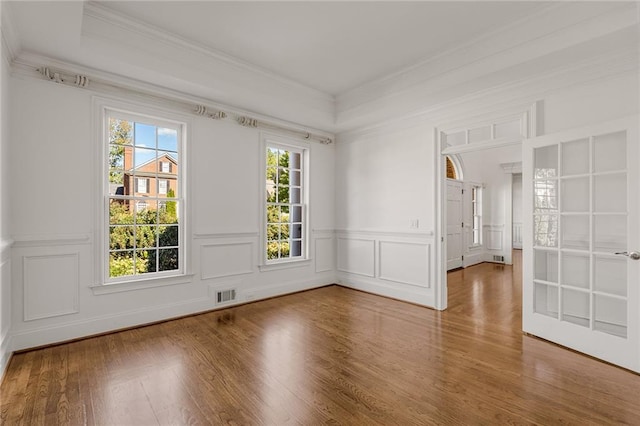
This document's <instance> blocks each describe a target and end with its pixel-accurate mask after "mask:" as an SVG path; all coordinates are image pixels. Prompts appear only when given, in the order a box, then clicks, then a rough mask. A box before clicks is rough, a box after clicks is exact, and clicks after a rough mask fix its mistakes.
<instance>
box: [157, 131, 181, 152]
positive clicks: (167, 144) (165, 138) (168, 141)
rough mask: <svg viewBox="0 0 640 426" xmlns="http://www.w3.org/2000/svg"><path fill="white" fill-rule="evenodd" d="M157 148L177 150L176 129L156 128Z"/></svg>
mask: <svg viewBox="0 0 640 426" xmlns="http://www.w3.org/2000/svg"><path fill="white" fill-rule="evenodd" d="M158 149H161V150H164V151H173V152H178V131H177V130H176V129H165V128H162V127H159V128H158Z"/></svg>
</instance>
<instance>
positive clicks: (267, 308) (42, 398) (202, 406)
mask: <svg viewBox="0 0 640 426" xmlns="http://www.w3.org/2000/svg"><path fill="white" fill-rule="evenodd" d="M515 259H516V263H515V264H514V266H513V267H510V266H501V265H495V264H486V263H485V264H480V265H476V266H473V267H470V268H467V269H464V270H458V271H455V272H452V273H451V274H450V275H449V306H450V308H449V310H447V311H446V312H438V311H434V310H432V309H428V308H423V307H419V306H415V305H411V304H408V303H404V302H399V301H395V300H391V299H386V298H383V297H379V296H375V295H371V294H367V293H363V292H359V291H354V290H350V289H346V288H343V287H339V286H329V287H324V288H320V289H316V290H311V291H306V292H302V293H296V294H292V295H288V296H284V297H279V298H274V299H269V300H266V301H260V302H256V303H251V304H247V305H243V306H239V307H235V308H230V309H226V310H221V311H217V312H210V313H206V314H202V315H196V316H191V317H187V318H182V319H179V320H174V321H169V322H165V323H161V324H156V325H152V326H148V327H143V328H138V329H132V330H128V331H123V332H119V333H114V334H109V335H105V336H101V337H95V338H91V339H86V340H82V341H77V342H73V343H69V344H64V345H59V346H54V347H49V348H45V349H41V350H35V351H31V352H26V353H21V354H16V355H15V356H14V357H13V360H12V362H11V365H10V366H9V369H8V372H7V374H6V377H5V379H4V382H3V383H2V387H1V388H0V392H1V393H0V401H1V412H0V418H1V419H2V423H3V424H7V425H9V424H10V425H14V424H104V425H134V424H135V425H147V424H149V425H151V424H153V425H155V424H222V423H225V424H226V423H233V424H278V425H280V424H285V423H292V424H308V425H311V424H321V423H332V424H336V423H337V424H367V425H371V424H403V425H414V424H415V425H417V424H420V425H427V424H457V425H459V424H524V423H539V424H560V423H569V424H589V423H594V424H609V423H615V424H625V423H627V424H633V423H636V424H637V421H638V419H639V418H640V406H639V405H638V403H637V402H638V395H639V394H640V377H639V376H637V375H635V374H633V373H630V372H628V371H625V370H622V369H620V368H616V367H613V366H610V365H607V364H605V363H602V362H599V361H596V360H594V359H591V358H588V357H586V356H583V355H580V354H577V353H574V352H571V351H568V350H565V349H563V348H560V347H558V346H555V345H553V344H550V343H547V342H544V341H541V340H538V339H536V338H531V337H527V336H523V335H522V333H521V331H520V309H521V308H520V301H521V282H520V281H521V279H520V277H521V272H520V264H521V263H520V262H521V258H520V256H516V257H515Z"/></svg>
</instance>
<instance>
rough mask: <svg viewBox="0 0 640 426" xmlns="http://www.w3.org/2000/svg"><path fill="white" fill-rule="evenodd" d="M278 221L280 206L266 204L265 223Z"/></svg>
mask: <svg viewBox="0 0 640 426" xmlns="http://www.w3.org/2000/svg"><path fill="white" fill-rule="evenodd" d="M279 222H280V207H278V206H273V205H269V206H267V223H279Z"/></svg>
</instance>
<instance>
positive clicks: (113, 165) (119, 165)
mask: <svg viewBox="0 0 640 426" xmlns="http://www.w3.org/2000/svg"><path fill="white" fill-rule="evenodd" d="M125 149H126V151H125ZM126 152H128V153H129V155H131V149H130V148H128V147H124V146H122V145H109V168H110V169H112V170H124V157H125V153H126Z"/></svg>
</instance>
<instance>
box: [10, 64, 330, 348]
mask: <svg viewBox="0 0 640 426" xmlns="http://www.w3.org/2000/svg"><path fill="white" fill-rule="evenodd" d="M11 87H12V93H11V104H10V108H11V113H12V117H13V121H12V123H11V124H12V125H11V129H10V131H11V140H12V151H11V166H10V167H11V170H10V174H11V177H12V181H13V182H19V183H20V184H19V185H12V187H11V200H12V202H11V216H12V218H13V220H12V222H11V230H12V234H13V239H14V240H15V243H14V246H13V250H12V259H13V260H12V262H13V264H14V265H19V267H17V268H14V273H13V277H12V283H13V284H12V289H13V292H12V295H13V296H12V306H13V312H12V317H11V319H12V338H13V349H14V350H17V349H22V348H27V347H33V346H37V345H43V344H47V343H51V342H57V341H62V340H65V339H71V338H76V337H81V336H85V335H90V334H94V333H99V332H104V331H108V330H113V329H118V328H122V327H129V326H133V325H136V324H142V323H147V322H150V321H156V320H162V319H166V318H171V317H174V316H178V315H184V314H190V313H194V312H199V311H204V310H209V309H213V308H216V304H215V299H214V294H213V290H215V289H218V288H230V287H233V288H236V289H237V291H238V302H245V301H247V300H256V299H260V298H264V297H270V296H274V295H279V294H284V293H287V292H292V291H297V290H302V289H307V288H312V287H316V286H320V285H325V284H330V283H333V282H334V269H333V264H334V258H335V254H334V246H335V242H334V234H333V229H334V228H335V227H334V199H333V194H334V150H335V148H334V146H333V145H321V144H318V143H311V144H310V148H309V149H310V159H311V160H310V169H309V171H310V188H311V192H310V218H311V219H310V234H309V235H310V241H309V243H310V253H311V256H312V261H311V262H308V263H306V264H304V265H302V266H298V267H294V268H289V269H282V270H275V271H261V270H260V268H259V263H260V259H261V254H260V253H261V252H260V250H261V247H262V244H261V242H260V234H259V232H260V224H261V220H262V218H261V213H260V212H261V208H260V203H261V202H262V195H261V194H262V193H261V176H260V153H261V150H260V140H261V133H260V131H259V130H258V129H253V128H246V127H241V126H239V125H237V124H236V123H234V122H229V121H214V120H211V119H208V118H203V117H199V116H195V115H194V116H192V117H190V118H189V126H190V127H189V128H188V133H189V134H190V139H189V144H188V147H187V151H188V159H189V160H188V161H189V163H188V167H189V181H190V184H191V187H190V196H191V199H190V203H191V204H190V207H191V208H190V219H191V230H192V236H191V237H188V241H187V244H188V245H189V249H190V250H191V259H190V261H191V266H192V272H193V276H192V277H190V278H189V279H187V280H186V282H185V283H183V284H176V285H167V286H163V287H154V288H146V289H138V290H135V291H125V292H115V293H110V294H97V293H99V290H98V291H96V292H94V291H93V290H92V289H91V288H90V287H91V286H94V285H96V284H98V283H97V282H95V276H96V274H95V272H96V271H95V270H96V264H95V260H96V258H95V256H94V252H95V247H94V244H95V238H94V233H95V231H96V226H97V224H96V220H95V208H96V206H97V198H96V197H95V194H93V188H94V183H95V176H94V174H95V172H94V170H95V167H94V164H93V161H94V156H95V150H96V149H97V147H98V146H99V144H100V141H97V140H95V139H96V137H95V136H94V135H95V131H94V130H93V129H92V124H91V123H92V120H91V119H92V114H93V110H92V95H93V93H92V92H91V91H90V90H88V89H79V88H71V87H68V86H64V85H60V84H55V83H52V82H49V81H45V80H41V79H37V78H29V77H13V78H12V79H11ZM3 99H4V96H3ZM3 181H4V180H3ZM262 185H264V184H263V183H262ZM33 318H37V319H33Z"/></svg>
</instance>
